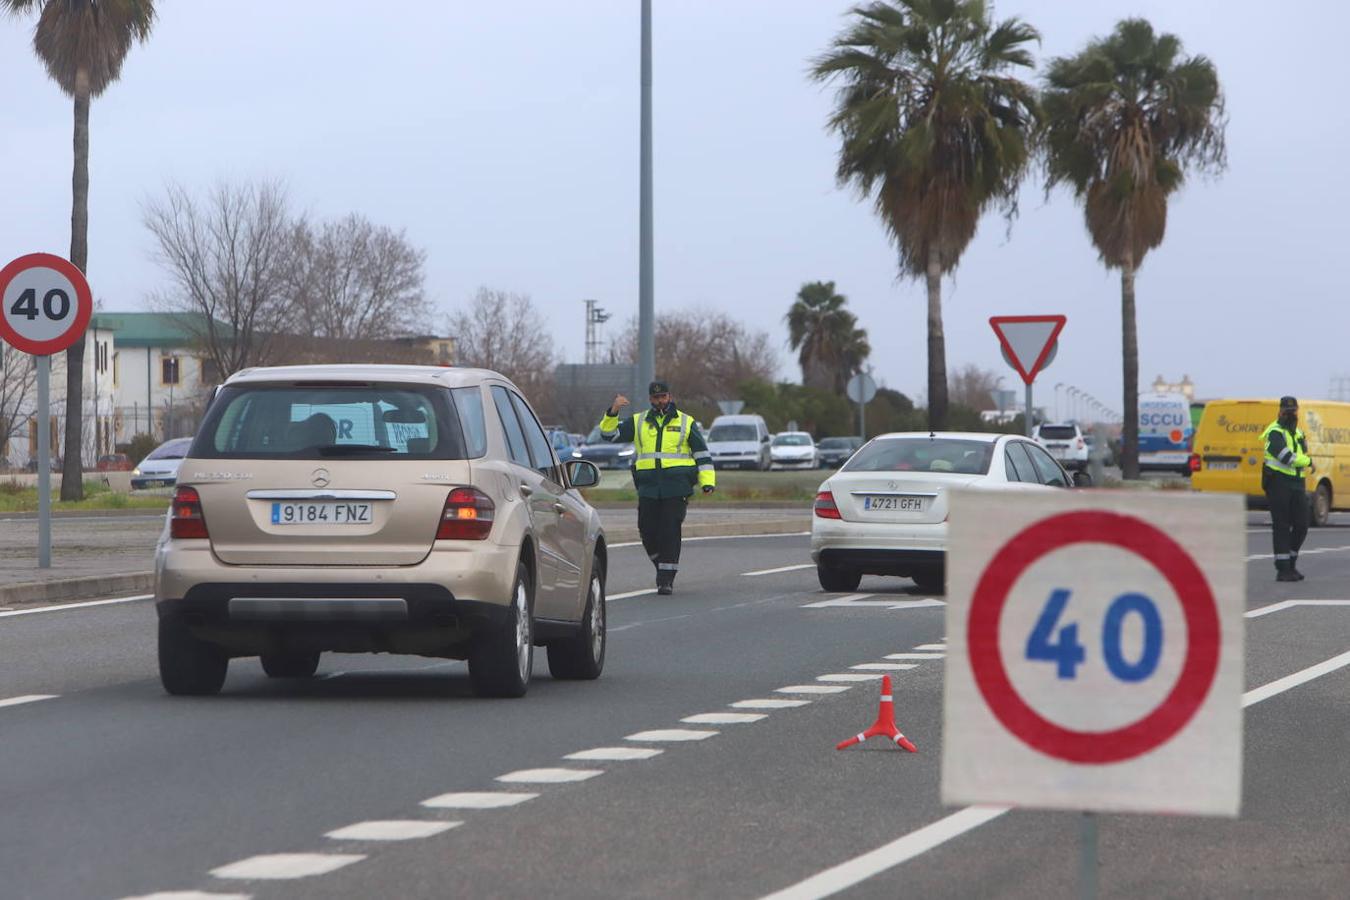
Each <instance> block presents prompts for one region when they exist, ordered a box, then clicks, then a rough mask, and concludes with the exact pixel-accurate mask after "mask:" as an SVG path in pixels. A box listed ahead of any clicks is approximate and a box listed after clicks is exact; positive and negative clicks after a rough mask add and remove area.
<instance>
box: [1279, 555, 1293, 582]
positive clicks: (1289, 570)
mask: <svg viewBox="0 0 1350 900" xmlns="http://www.w3.org/2000/svg"><path fill="white" fill-rule="evenodd" d="M1275 580H1276V581H1298V575H1297V574H1296V573H1295V572H1294V564H1293V563H1291V562H1290V561H1289V560H1287V559H1277V560H1275Z"/></svg>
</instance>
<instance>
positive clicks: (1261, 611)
mask: <svg viewBox="0 0 1350 900" xmlns="http://www.w3.org/2000/svg"><path fill="white" fill-rule="evenodd" d="M1295 606H1350V600H1281V601H1280V602H1279V603H1272V604H1270V605H1269V606H1258V607H1257V608H1256V609H1249V610H1247V611H1246V612H1245V613H1243V615H1244V616H1246V617H1247V618H1248V619H1256V618H1260V617H1261V616H1268V615H1270V614H1271V613H1276V612H1280V611H1281V610H1285V609H1293V608H1294V607H1295Z"/></svg>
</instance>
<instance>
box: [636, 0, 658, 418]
mask: <svg viewBox="0 0 1350 900" xmlns="http://www.w3.org/2000/svg"><path fill="white" fill-rule="evenodd" d="M641 56H642V61H641V103H640V109H639V119H640V121H639V128H638V131H639V140H638V157H639V160H638V171H639V174H638V371H637V379H638V385H639V387H638V391H639V393H638V394H637V396H639V397H643V396H646V395H645V394H643V393H641V391H645V390H647V385H648V384H649V383H650V382H651V381H652V379H653V378H654V377H655V376H656V300H655V297H654V280H653V274H652V259H653V256H654V255H655V250H654V249H653V224H652V0H642V53H641Z"/></svg>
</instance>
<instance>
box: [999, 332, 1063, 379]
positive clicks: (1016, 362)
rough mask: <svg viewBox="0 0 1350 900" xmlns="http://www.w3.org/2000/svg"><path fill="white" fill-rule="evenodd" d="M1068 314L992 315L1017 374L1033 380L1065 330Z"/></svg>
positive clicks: (1000, 339) (1000, 341) (1004, 350)
mask: <svg viewBox="0 0 1350 900" xmlns="http://www.w3.org/2000/svg"><path fill="white" fill-rule="evenodd" d="M1066 321H1068V320H1067V319H1066V318H1065V317H1064V316H990V317H989V324H990V325H991V326H993V329H994V334H997V335H998V339H999V343H1001V344H1002V345H1003V352H1004V353H1005V354H1006V355H1007V357H1008V359H1009V361H1010V362H1012V365H1013V368H1014V369H1016V370H1017V374H1018V375H1021V376H1022V380H1023V381H1024V382H1026V383H1027V384H1031V383H1032V382H1033V381H1035V380H1036V373H1038V372H1039V371H1040V370H1041V369H1043V368H1045V366H1046V364H1047V363H1048V362H1049V361H1050V352H1051V350H1053V349H1054V347H1055V341H1057V340H1058V339H1059V333H1060V332H1061V331H1062V330H1064V323H1065V322H1066Z"/></svg>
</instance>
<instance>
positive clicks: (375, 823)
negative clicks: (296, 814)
mask: <svg viewBox="0 0 1350 900" xmlns="http://www.w3.org/2000/svg"><path fill="white" fill-rule="evenodd" d="M463 824H464V823H463V822H425V821H419V820H417V819H385V820H372V821H369V822H357V823H356V824H355V825H348V826H347V827H346V828H339V829H338V830H336V831H330V832H328V833H327V834H326V835H324V837H330V838H332V839H333V840H335V841H412V840H417V839H418V838H429V837H431V836H432V835H436V834H440V833H442V832H444V831H449V830H450V829H451V828H458V827H459V826H460V825H463Z"/></svg>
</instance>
